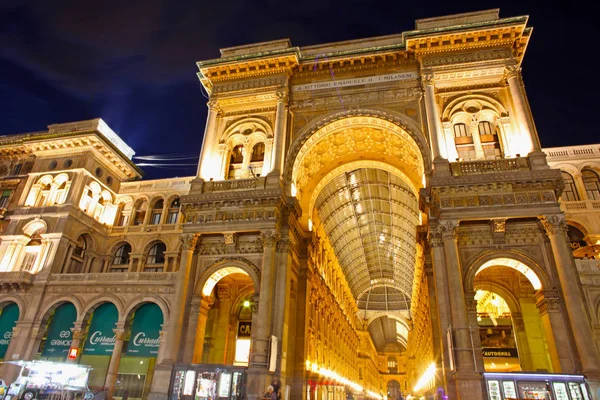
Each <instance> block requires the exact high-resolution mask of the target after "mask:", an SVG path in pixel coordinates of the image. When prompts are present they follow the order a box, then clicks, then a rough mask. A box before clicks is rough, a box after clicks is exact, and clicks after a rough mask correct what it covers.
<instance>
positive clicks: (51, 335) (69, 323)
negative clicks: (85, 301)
mask: <svg viewBox="0 0 600 400" xmlns="http://www.w3.org/2000/svg"><path fill="white" fill-rule="evenodd" d="M76 318H77V310H76V309H75V306H74V305H73V304H72V303H64V304H62V305H60V306H58V307H57V308H56V309H55V310H54V312H53V313H52V314H51V315H50V317H49V318H48V325H47V330H46V335H45V338H44V339H42V341H41V342H40V347H39V353H38V354H37V357H36V358H39V359H43V360H49V361H59V362H60V361H65V360H66V359H67V354H68V352H69V349H70V348H71V343H72V341H73V332H72V331H71V328H72V327H73V323H74V322H75V319H76Z"/></svg>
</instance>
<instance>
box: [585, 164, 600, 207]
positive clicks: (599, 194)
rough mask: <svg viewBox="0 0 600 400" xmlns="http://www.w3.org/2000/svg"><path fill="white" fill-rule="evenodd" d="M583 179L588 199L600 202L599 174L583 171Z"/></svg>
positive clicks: (588, 170) (589, 170) (587, 170)
mask: <svg viewBox="0 0 600 400" xmlns="http://www.w3.org/2000/svg"><path fill="white" fill-rule="evenodd" d="M581 177H582V178H583V184H584V186H585V192H586V194H587V197H588V199H590V200H600V178H598V174H597V173H596V172H595V171H592V170H591V169H587V168H586V169H583V170H582V171H581Z"/></svg>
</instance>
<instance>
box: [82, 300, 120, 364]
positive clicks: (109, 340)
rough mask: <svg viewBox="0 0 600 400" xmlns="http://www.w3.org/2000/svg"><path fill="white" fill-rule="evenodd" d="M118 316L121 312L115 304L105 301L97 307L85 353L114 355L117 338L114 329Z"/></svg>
mask: <svg viewBox="0 0 600 400" xmlns="http://www.w3.org/2000/svg"><path fill="white" fill-rule="evenodd" d="M118 318H119V313H118V311H117V307H115V305H114V304H111V303H105V304H102V305H101V306H100V307H98V308H96V311H94V315H93V316H92V323H91V324H90V329H89V330H88V335H87V339H86V340H85V347H84V348H83V354H93V355H112V351H113V348H114V347H115V340H116V337H115V334H114V332H113V329H115V326H116V323H117V319H118Z"/></svg>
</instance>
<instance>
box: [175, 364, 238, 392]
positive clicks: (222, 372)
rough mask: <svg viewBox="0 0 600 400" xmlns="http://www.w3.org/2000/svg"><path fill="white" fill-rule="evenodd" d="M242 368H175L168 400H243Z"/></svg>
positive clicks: (191, 366)
mask: <svg viewBox="0 0 600 400" xmlns="http://www.w3.org/2000/svg"><path fill="white" fill-rule="evenodd" d="M245 386H246V368H243V367H232V366H227V365H175V366H174V367H173V373H172V375H171V384H170V386H169V399H170V400H180V399H184V400H209V399H220V400H226V399H227V400H237V399H241V398H245V395H246V393H245Z"/></svg>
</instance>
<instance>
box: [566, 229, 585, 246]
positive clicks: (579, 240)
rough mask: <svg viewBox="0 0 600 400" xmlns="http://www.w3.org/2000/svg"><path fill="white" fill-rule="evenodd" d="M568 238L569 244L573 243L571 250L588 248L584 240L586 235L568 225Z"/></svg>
mask: <svg viewBox="0 0 600 400" xmlns="http://www.w3.org/2000/svg"><path fill="white" fill-rule="evenodd" d="M567 228H568V230H567V236H568V238H569V243H571V249H573V250H577V249H578V248H580V247H585V246H587V243H586V241H585V240H584V237H585V235H584V233H583V232H581V230H580V229H579V228H577V227H574V226H573V225H567Z"/></svg>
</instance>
